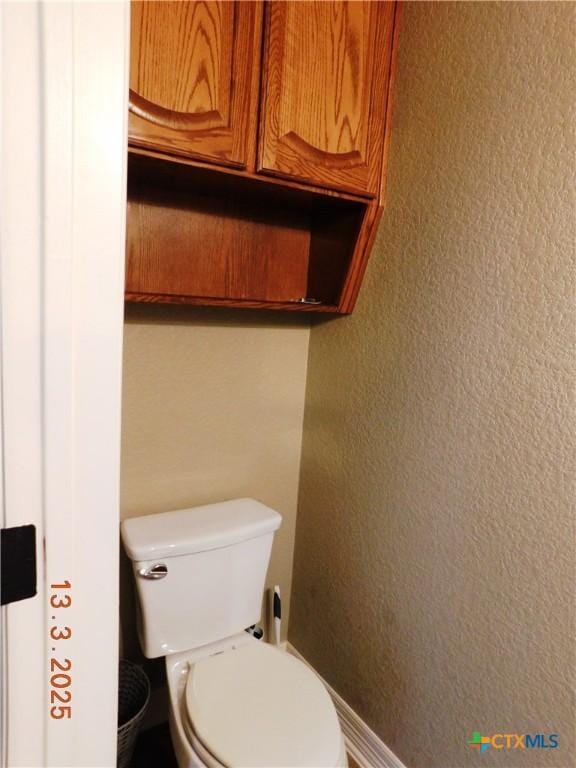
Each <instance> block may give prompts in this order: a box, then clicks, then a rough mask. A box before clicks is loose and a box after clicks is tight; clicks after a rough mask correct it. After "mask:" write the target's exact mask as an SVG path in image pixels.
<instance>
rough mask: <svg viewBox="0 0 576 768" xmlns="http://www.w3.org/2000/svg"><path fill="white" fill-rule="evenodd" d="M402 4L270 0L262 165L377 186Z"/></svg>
mask: <svg viewBox="0 0 576 768" xmlns="http://www.w3.org/2000/svg"><path fill="white" fill-rule="evenodd" d="M394 11H395V3H393V2H358V1H357V0H353V1H352V2H348V0H314V1H313V2H309V1H306V2H295V1H294V0H288V1H287V2H277V1H273V2H271V3H270V5H269V7H268V14H267V20H266V32H265V64H264V67H265V69H264V78H263V116H262V129H261V138H260V147H259V167H258V170H259V171H261V172H263V173H270V174H274V175H278V176H286V177H290V178H296V179H299V180H302V181H308V182H313V183H315V184H320V185H322V186H326V187H331V188H334V189H342V190H348V191H352V192H359V193H361V194H365V195H369V196H376V195H377V194H378V190H379V186H380V170H381V162H382V149H383V141H384V132H385V115H386V100H387V91H388V77H389V68H390V54H391V49H392V30H393V24H394Z"/></svg>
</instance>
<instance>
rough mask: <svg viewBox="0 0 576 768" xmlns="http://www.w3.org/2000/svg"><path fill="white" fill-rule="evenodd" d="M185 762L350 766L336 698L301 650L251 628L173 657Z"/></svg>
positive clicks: (169, 664)
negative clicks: (288, 649)
mask: <svg viewBox="0 0 576 768" xmlns="http://www.w3.org/2000/svg"><path fill="white" fill-rule="evenodd" d="M166 674H167V679H168V688H169V692H170V730H171V735H172V743H173V746H174V751H175V753H176V756H177V760H178V765H179V767H180V768H223V766H226V768H232V767H234V768H236V767H237V768H242V767H244V768H346V766H347V764H348V763H347V758H346V749H345V746H344V739H343V737H342V733H341V731H340V726H339V723H338V718H337V715H336V711H335V709H334V705H333V703H332V700H331V699H330V696H329V695H328V693H327V691H326V689H325V688H324V686H323V685H322V683H321V682H320V680H319V679H318V678H317V677H316V675H315V674H314V673H313V672H312V671H311V670H310V669H309V668H308V667H306V666H305V665H304V664H303V663H302V662H301V661H299V660H298V659H296V658H295V657H293V656H291V655H289V654H287V653H285V652H284V651H282V650H279V649H277V648H276V647H274V646H271V645H268V644H267V643H264V642H262V641H258V640H255V639H254V638H252V637H251V636H250V635H246V634H245V633H244V637H243V636H241V635H238V636H236V637H234V638H231V639H230V640H229V641H228V643H220V644H217V646H215V647H214V648H208V649H205V651H204V653H203V654H198V652H193V653H186V652H185V653H182V654H176V655H175V656H174V657H172V656H171V657H168V658H167V659H166Z"/></svg>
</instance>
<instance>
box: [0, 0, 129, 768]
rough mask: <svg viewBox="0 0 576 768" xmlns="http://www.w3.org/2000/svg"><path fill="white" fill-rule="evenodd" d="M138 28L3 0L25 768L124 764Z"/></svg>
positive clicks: (7, 751) (10, 720) (9, 441)
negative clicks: (123, 455)
mask: <svg viewBox="0 0 576 768" xmlns="http://www.w3.org/2000/svg"><path fill="white" fill-rule="evenodd" d="M128 30H129V6H128V3H127V0H116V1H115V2H89V3H83V2H71V1H70V0H65V1H64V2H46V3H37V2H23V3H20V2H2V3H0V51H1V52H0V83H1V85H0V89H1V90H0V109H1V113H0V206H1V208H0V326H1V327H0V346H1V352H0V354H1V374H0V387H1V409H0V418H1V433H2V440H1V442H0V449H1V451H2V456H1V457H0V459H1V469H2V472H1V474H0V494H1V500H2V513H1V515H0V523H1V524H2V525H4V526H15V525H23V524H28V523H33V524H34V525H36V529H37V569H38V593H37V595H36V597H34V598H31V599H29V600H25V601H22V602H18V603H13V604H10V605H8V606H5V607H4V608H2V611H1V618H2V658H1V662H2V663H1V671H2V720H1V722H0V727H1V728H2V733H1V736H2V737H3V738H2V742H3V753H2V765H4V766H7V765H9V766H10V768H17V767H18V766H22V767H24V766H26V768H36V766H38V768H40V767H42V768H43V767H44V766H54V767H56V766H58V767H59V768H64V767H67V766H69V767H70V768H82V767H83V766H94V767H95V768H96V767H97V768H104V767H107V766H114V765H115V761H116V710H117V662H118V555H119V543H118V526H119V468H120V402H121V351H122V327H123V321H122V316H123V286H124V243H125V210H126V116H127V96H128V51H129V42H128ZM67 581H68V582H70V584H71V587H70V589H64V588H62V589H56V590H52V589H51V588H50V585H51V584H53V583H58V584H60V583H65V582H67ZM53 595H54V599H53V604H56V605H58V604H59V603H60V602H62V603H63V604H65V603H67V602H68V597H70V598H71V601H72V602H71V605H70V606H69V607H64V605H62V607H58V608H54V607H53V606H51V605H50V598H51V596H53ZM67 596H68V597H67ZM53 617H54V618H53ZM53 627H57V628H58V629H55V630H54V633H55V634H58V632H60V631H62V632H63V634H64V635H66V634H67V631H65V630H63V628H64V627H70V628H71V633H72V634H71V637H70V638H69V639H64V638H62V639H53V638H51V637H50V631H51V629H52V628H53ZM52 649H54V650H52ZM53 658H55V659H57V660H59V661H60V662H63V660H64V659H70V661H71V669H70V671H69V674H70V676H71V678H72V683H71V685H70V687H66V686H64V687H63V688H56V690H57V692H59V693H62V694H63V695H65V694H64V693H63V692H64V691H70V692H71V695H72V699H71V702H70V704H71V707H72V709H71V718H70V719H68V713H67V712H66V710H64V711H60V710H56V711H55V713H54V714H58V715H63V716H62V718H61V719H54V718H53V717H51V706H52V705H53V704H56V705H59V704H60V702H59V701H57V700H56V701H54V702H53V701H51V690H52V688H53V687H54V686H53V685H51V675H52V673H53V672H54V671H56V672H58V670H53V669H51V659H53ZM65 665H66V666H67V664H65ZM65 682H66V678H65V677H59V678H56V683H57V684H60V685H62V683H65ZM56 683H55V684H56ZM62 705H64V702H62Z"/></svg>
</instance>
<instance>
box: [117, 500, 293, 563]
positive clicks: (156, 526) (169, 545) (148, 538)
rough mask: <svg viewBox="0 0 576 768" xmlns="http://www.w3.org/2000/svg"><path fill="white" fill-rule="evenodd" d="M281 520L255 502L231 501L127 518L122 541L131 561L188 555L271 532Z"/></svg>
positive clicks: (278, 516)
mask: <svg viewBox="0 0 576 768" xmlns="http://www.w3.org/2000/svg"><path fill="white" fill-rule="evenodd" d="M281 522H282V517H281V516H280V515H279V513H278V512H276V511H275V510H274V509H271V508H270V507H267V506H265V505H264V504H261V503H260V502H259V501H256V500H255V499H233V500H231V501H223V502H220V503H218V504H206V505H205V506H202V507H191V508H189V509H177V510H174V511H172V512H160V513H158V514H155V515H144V516H143V517H131V518H128V519H127V520H124V521H123V522H122V526H121V531H122V541H123V543H124V549H125V550H126V554H127V555H128V557H129V558H130V559H131V560H136V561H141V560H157V559H159V558H167V557H178V556H179V555H192V554H194V553H195V552H205V551H207V550H210V549H219V548H220V547H229V546H231V545H232V544H237V543H238V542H240V541H246V540H248V539H255V538H257V537H258V536H264V535H266V534H268V533H273V532H274V531H276V530H277V529H278V528H279V527H280V523H281Z"/></svg>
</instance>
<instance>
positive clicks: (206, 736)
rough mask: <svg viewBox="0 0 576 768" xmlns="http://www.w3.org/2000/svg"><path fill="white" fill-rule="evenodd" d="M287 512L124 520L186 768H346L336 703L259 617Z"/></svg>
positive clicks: (246, 502) (145, 644)
mask: <svg viewBox="0 0 576 768" xmlns="http://www.w3.org/2000/svg"><path fill="white" fill-rule="evenodd" d="M280 522H281V517H280V515H279V514H278V513H277V512H276V511H274V510H273V509H270V508H269V507H266V506H265V505H264V504H261V503H260V502H258V501H255V500H254V499H235V500H233V501H227V502H222V503H219V504H211V505H207V506H204V507H195V508H191V509H183V510H176V511H173V512H163V513H160V514H157V515H148V516H145V517H139V518H130V519H128V520H125V521H124V522H123V523H122V541H123V543H124V548H125V550H126V553H127V554H128V556H129V557H130V558H131V560H132V565H133V571H134V577H135V580H136V586H137V594H138V603H139V610H138V622H139V626H138V633H139V638H140V644H141V646H142V650H143V651H144V654H145V656H147V657H148V658H157V657H159V656H164V657H165V663H166V674H167V680H168V688H169V694H170V712H169V720H170V731H171V735H172V742H173V746H174V751H175V753H176V757H177V760H178V765H179V766H180V768H224V767H225V768H345V767H346V766H347V759H346V750H345V747H344V739H343V737H342V733H341V730H340V725H339V722H338V717H337V715H336V710H335V708H334V704H333V702H332V699H331V698H330V696H329V694H328V692H327V690H326V688H325V687H324V685H323V684H322V682H321V681H320V679H319V678H318V677H317V676H316V675H315V674H314V672H312V670H310V669H309V668H308V667H307V666H306V665H305V664H303V663H302V662H301V661H300V660H298V659H296V658H295V657H293V656H291V655H290V654H288V653H285V652H283V651H281V650H280V649H278V648H276V647H275V646H272V645H269V644H267V643H265V642H263V641H261V640H257V639H256V638H254V637H253V636H252V635H250V634H248V633H247V632H245V631H243V630H244V629H245V628H246V627H250V626H252V625H254V624H256V623H257V622H258V621H259V619H260V610H261V605H262V593H263V589H264V584H265V578H266V570H267V567H268V562H269V559H270V551H271V548H272V539H273V535H274V532H275V531H276V530H277V529H278V527H279V526H280Z"/></svg>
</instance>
